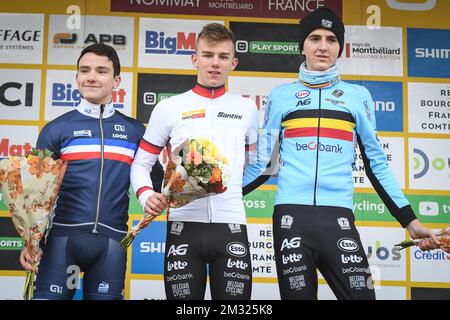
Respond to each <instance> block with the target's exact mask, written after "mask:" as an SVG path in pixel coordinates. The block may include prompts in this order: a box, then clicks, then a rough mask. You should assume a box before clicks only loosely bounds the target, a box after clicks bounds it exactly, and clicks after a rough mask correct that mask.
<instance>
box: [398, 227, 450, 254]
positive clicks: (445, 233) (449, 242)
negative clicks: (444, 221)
mask: <svg viewBox="0 0 450 320" xmlns="http://www.w3.org/2000/svg"><path fill="white" fill-rule="evenodd" d="M436 236H438V238H439V241H441V245H440V249H441V250H443V251H445V252H447V253H450V227H447V228H444V229H442V230H441V231H439V232H438V233H437V234H436ZM420 240H422V239H414V240H405V241H403V242H400V243H399V244H396V245H395V246H396V247H401V249H400V250H403V249H406V248H408V247H412V246H415V245H417V244H418V243H419V241H420Z"/></svg>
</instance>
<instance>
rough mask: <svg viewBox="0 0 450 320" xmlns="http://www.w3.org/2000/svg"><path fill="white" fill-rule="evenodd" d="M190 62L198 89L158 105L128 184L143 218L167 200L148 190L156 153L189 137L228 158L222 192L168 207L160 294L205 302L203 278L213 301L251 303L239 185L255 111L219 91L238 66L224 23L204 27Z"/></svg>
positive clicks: (254, 135) (252, 141)
mask: <svg viewBox="0 0 450 320" xmlns="http://www.w3.org/2000/svg"><path fill="white" fill-rule="evenodd" d="M192 62H193V65H194V66H195V68H196V69H197V70H198V74H197V84H196V85H195V87H194V88H193V89H192V90H189V91H187V92H185V93H182V94H180V95H177V96H173V97H171V98H168V99H165V100H163V101H161V102H159V103H158V104H157V105H156V107H155V109H154V110H153V112H152V114H151V117H150V120H149V125H148V127H147V130H146V132H145V134H144V137H143V139H142V141H141V143H140V146H139V149H138V152H137V154H136V157H135V159H134V161H133V164H132V167H131V183H132V187H133V190H134V191H135V192H136V195H137V197H138V199H139V201H140V203H141V204H142V206H143V207H144V211H145V213H146V214H151V215H155V216H157V215H160V214H161V213H162V212H163V210H164V209H165V208H166V207H167V205H168V203H167V199H166V198H165V197H164V196H163V195H162V194H160V193H157V192H155V191H154V190H153V189H152V184H151V180H150V178H149V172H151V170H152V167H153V165H154V163H155V162H156V160H157V158H158V155H159V153H160V152H161V150H162V149H163V148H164V147H167V148H168V150H171V149H172V148H176V147H177V146H179V145H180V144H181V143H182V142H184V141H185V140H186V139H187V138H198V137H203V138H207V139H209V140H210V141H211V142H212V143H214V144H215V145H216V146H217V147H218V150H219V151H220V153H221V154H223V155H224V156H225V157H226V158H227V159H228V161H229V165H228V168H227V169H228V172H229V179H228V182H227V190H226V191H225V192H224V193H221V194H217V195H214V196H210V197H206V198H202V199H198V200H195V201H193V202H191V203H189V204H188V205H186V206H183V207H181V208H178V209H170V210H169V212H168V215H167V216H168V224H167V236H166V248H167V250H166V255H165V261H164V264H165V265H164V283H165V289H166V295H167V298H168V299H203V298H204V293H205V289H206V278H207V275H208V274H209V277H210V288H211V297H212V299H249V298H250V296H251V283H252V276H251V273H252V270H251V262H250V254H249V247H248V239H247V230H246V218H245V209H244V205H243V202H242V187H241V186H242V176H243V169H244V164H245V159H246V150H249V149H251V147H252V146H255V144H256V139H257V128H258V110H257V107H256V105H255V103H254V102H253V101H252V100H250V99H247V98H243V97H241V96H238V95H232V94H230V93H228V92H227V91H226V90H225V87H224V84H225V81H226V79H227V77H228V73H229V72H230V71H231V70H234V68H235V67H236V65H237V63H238V61H237V58H236V57H235V56H234V35H233V33H232V32H231V31H229V30H227V29H226V28H225V27H224V26H223V25H221V24H216V23H212V24H209V25H206V26H205V27H204V28H203V30H202V32H201V33H200V34H199V36H198V39H197V46H196V52H195V53H194V54H193V55H192Z"/></svg>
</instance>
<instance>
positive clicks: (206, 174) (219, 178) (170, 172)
mask: <svg viewBox="0 0 450 320" xmlns="http://www.w3.org/2000/svg"><path fill="white" fill-rule="evenodd" d="M227 164H228V160H227V159H226V158H225V157H223V156H222V155H221V154H220V152H219V150H218V149H217V147H216V146H215V145H214V144H213V143H211V142H210V141H209V140H207V139H204V138H197V139H187V140H185V141H184V142H183V143H182V144H181V145H179V146H178V147H177V148H175V149H174V150H173V152H172V154H171V156H170V159H169V162H168V164H167V167H166V170H165V173H164V181H163V186H162V194H164V195H165V196H166V197H167V200H168V201H169V207H170V208H179V207H182V206H184V205H186V204H188V203H189V202H192V201H194V200H196V199H199V198H203V197H207V196H210V195H214V194H218V193H222V192H225V190H227V187H226V181H227V177H228V174H226V173H225V168H226V166H227ZM153 219H155V216H153V215H150V214H146V213H144V216H143V217H142V219H141V220H140V221H139V223H138V224H136V225H135V226H133V227H132V229H131V230H130V231H129V232H128V234H127V235H126V236H125V238H123V240H122V241H121V242H120V244H121V245H122V248H124V249H127V248H128V247H129V246H130V245H131V243H132V242H133V240H134V238H135V237H136V235H137V234H138V233H139V231H141V230H142V229H143V228H145V227H147V226H148V225H149V224H150V223H151V222H152V221H153Z"/></svg>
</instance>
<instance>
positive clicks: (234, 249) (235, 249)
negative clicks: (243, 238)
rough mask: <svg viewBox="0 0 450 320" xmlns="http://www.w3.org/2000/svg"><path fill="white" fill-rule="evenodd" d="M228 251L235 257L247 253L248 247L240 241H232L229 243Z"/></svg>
mask: <svg viewBox="0 0 450 320" xmlns="http://www.w3.org/2000/svg"><path fill="white" fill-rule="evenodd" d="M227 252H228V253H229V254H231V255H232V256H235V257H244V256H245V255H246V254H247V248H246V247H245V246H244V245H243V244H242V243H240V242H231V243H229V244H228V245H227Z"/></svg>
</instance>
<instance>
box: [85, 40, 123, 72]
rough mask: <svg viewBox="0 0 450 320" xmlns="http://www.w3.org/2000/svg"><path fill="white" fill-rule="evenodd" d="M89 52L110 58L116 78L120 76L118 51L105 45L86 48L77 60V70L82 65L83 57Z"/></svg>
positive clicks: (92, 45)
mask: <svg viewBox="0 0 450 320" xmlns="http://www.w3.org/2000/svg"><path fill="white" fill-rule="evenodd" d="M88 52H92V53H94V54H96V55H98V56H105V57H108V59H109V60H111V61H112V64H113V67H114V77H115V76H118V75H119V74H120V61H119V56H118V55H117V52H116V49H114V48H113V47H111V46H109V45H107V44H104V43H94V44H91V45H90V46H87V47H86V48H84V49H83V51H81V53H80V57H79V58H78V60H77V69H78V67H79V65H80V59H81V57H83V56H84V55H85V54H86V53H88Z"/></svg>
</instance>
